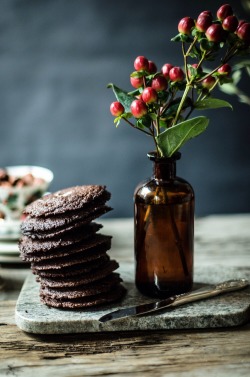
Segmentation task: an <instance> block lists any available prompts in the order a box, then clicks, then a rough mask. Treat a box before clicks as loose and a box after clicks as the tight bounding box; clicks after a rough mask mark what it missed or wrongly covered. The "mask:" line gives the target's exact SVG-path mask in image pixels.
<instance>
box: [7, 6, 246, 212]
mask: <svg viewBox="0 0 250 377" xmlns="http://www.w3.org/2000/svg"><path fill="white" fill-rule="evenodd" d="M221 3H222V2H221V1H208V0H207V1H202V2H201V1H200V0H192V1H183V0H175V1H171V2H170V1H166V0H158V1H157V2H152V1H143V0H137V1H134V0H126V1H115V0H107V1H102V0H82V1H81V0H71V1H69V0H1V1H0V128H1V134H0V166H6V165H17V164H31V165H41V166H45V167H48V168H50V169H52V170H53V172H54V175H55V178H54V182H53V184H52V186H51V190H52V191H55V190H57V189H61V188H64V187H70V186H72V185H78V184H106V185H107V187H108V189H109V190H110V191H111V192H112V200H111V205H112V206H113V208H114V211H113V212H112V213H111V214H110V216H113V217H115V216H116V217H119V216H132V214H133V202H132V197H133V191H134V188H135V186H136V184H137V183H138V182H139V181H141V180H143V179H145V178H146V177H148V176H149V175H150V174H151V163H150V162H149V161H148V160H147V157H146V153H147V152H148V151H149V150H151V149H152V148H153V145H152V142H151V140H149V139H148V138H147V137H146V136H144V134H142V133H140V132H137V131H136V130H133V129H131V128H129V127H128V126H127V125H126V124H121V125H120V126H119V128H118V129H116V128H115V126H114V124H113V117H112V116H111V114H110V112H109V105H110V103H111V102H112V101H113V100H114V97H113V95H112V92H111V90H110V89H107V88H106V85H107V83H109V82H114V83H116V84H117V85H118V86H120V87H122V88H124V89H127V90H129V89H130V88H131V87H130V84H129V74H130V73H131V72H132V71H133V61H134V59H135V57H136V56H138V55H145V56H147V57H148V58H149V59H151V60H154V61H155V62H156V64H157V65H158V68H161V66H162V65H163V64H164V63H166V62H170V63H172V64H174V65H182V57H181V53H180V45H179V44H174V43H172V42H170V39H171V37H173V36H174V35H175V34H176V33H177V24H178V21H179V19H181V18H182V17H184V16H186V15H190V16H192V17H197V15H198V14H199V13H200V12H201V11H202V10H206V9H210V10H212V11H213V12H214V13H215V12H216V10H217V8H218V7H219V6H220V5H221ZM231 4H232V5H233V7H234V9H235V12H236V13H237V15H238V16H239V17H240V18H248V19H250V14H247V12H246V9H244V8H243V6H242V2H241V1H240V0H234V1H231ZM249 83H250V81H249V78H248V82H247V81H246V80H244V83H243V88H242V89H244V90H245V91H248V94H249ZM221 97H222V98H224V99H227V100H229V101H231V103H232V104H233V105H234V111H233V112H232V111H230V110H229V109H225V110H219V111H213V112H209V113H207V115H209V117H210V119H211V121H210V126H209V128H208V130H207V131H206V132H205V133H204V134H203V135H202V136H200V137H199V138H197V139H195V140H192V141H191V142H189V143H188V144H187V146H185V147H184V148H183V149H182V160H181V161H180V162H179V164H178V173H179V175H180V176H182V177H183V178H186V179H187V180H188V181H190V182H191V183H192V185H193V187H194V189H195V192H196V214H197V215H198V216H200V215H206V214H211V213H229V212H230V213H233V212H249V211H250V200H249V196H250V195H249V194H250V190H249V186H250V174H249V173H250V172H249V163H250V147H249V139H250V124H249V123H250V121H249V115H250V107H249V106H247V105H245V104H242V103H239V102H238V100H237V98H236V97H229V96H227V95H225V94H221Z"/></svg>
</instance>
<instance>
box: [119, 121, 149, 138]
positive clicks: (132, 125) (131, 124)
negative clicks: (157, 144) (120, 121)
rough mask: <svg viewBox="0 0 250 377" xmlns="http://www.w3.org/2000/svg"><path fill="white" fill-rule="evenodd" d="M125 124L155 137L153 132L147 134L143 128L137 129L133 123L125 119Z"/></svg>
mask: <svg viewBox="0 0 250 377" xmlns="http://www.w3.org/2000/svg"><path fill="white" fill-rule="evenodd" d="M124 120H125V122H127V123H128V124H129V125H130V126H131V127H133V128H135V129H136V130H138V131H141V132H144V133H145V134H146V135H149V136H153V134H152V132H147V131H145V130H143V129H141V128H138V127H136V126H135V125H134V124H133V123H131V122H130V121H129V120H128V119H126V118H124Z"/></svg>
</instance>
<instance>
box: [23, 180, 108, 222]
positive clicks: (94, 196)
mask: <svg viewBox="0 0 250 377" xmlns="http://www.w3.org/2000/svg"><path fill="white" fill-rule="evenodd" d="M110 196H111V195H110V193H109V192H108V191H107V190H106V186H100V185H86V186H75V187H70V188H66V189H63V190H59V191H57V192H55V193H53V194H48V195H45V196H43V197H42V198H41V199H38V200H36V201H34V202H33V203H31V204H30V205H28V206H27V207H26V208H25V211H24V213H25V214H28V215H31V216H34V217H40V216H45V217H46V216H51V215H57V214H63V213H65V212H67V211H74V210H79V209H81V208H84V207H85V206H86V205H89V204H90V203H91V205H92V206H93V205H94V204H95V203H97V204H98V205H99V204H104V203H105V202H106V201H107V200H109V199H110Z"/></svg>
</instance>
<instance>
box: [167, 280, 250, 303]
mask: <svg viewBox="0 0 250 377" xmlns="http://www.w3.org/2000/svg"><path fill="white" fill-rule="evenodd" d="M248 284H249V282H248V280H247V279H233V280H227V281H224V282H223V283H219V284H217V285H213V286H206V287H203V288H201V289H197V290H196V291H193V292H190V293H184V294H183V295H179V296H176V299H175V301H174V302H173V303H172V304H171V306H179V305H183V304H186V303H188V302H193V301H197V300H202V299H205V298H208V297H213V296H217V295H220V294H222V293H226V292H232V291H237V290H239V289H243V288H245V287H247V286H248Z"/></svg>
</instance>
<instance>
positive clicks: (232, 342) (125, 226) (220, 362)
mask: <svg viewBox="0 0 250 377" xmlns="http://www.w3.org/2000/svg"><path fill="white" fill-rule="evenodd" d="M102 223H103V224H104V231H105V233H106V234H112V235H113V236H114V239H113V247H112V250H114V251H115V257H116V258H117V260H119V261H120V262H123V261H130V260H133V222H132V219H103V220H102ZM195 239H196V243H195V266H213V265H218V264H222V265H224V266H225V268H227V267H233V266H239V267H244V268H247V269H250V215H234V216H210V217H207V218H203V219H198V220H196V226H195ZM27 274H28V270H27V269H16V268H0V275H1V276H2V277H3V278H4V279H5V288H4V289H3V290H2V291H1V292H0V345H1V347H0V376H25V377H31V376H32V377H34V376H35V377H39V376H53V375H55V376H60V377H64V376H120V377H122V376H123V377H125V376H133V377H134V376H140V377H141V376H154V377H157V376H175V377H176V376H204V377H205V376H222V377H223V376H225V377H229V376H233V377H237V376H249V373H250V324H247V325H244V326H240V327H231V328H220V329H202V330H201V329H196V330H178V331H173V330H172V331H169V330H165V331H151V332H122V333H121V332H119V333H99V334H78V335H74V334H69V335H31V334H28V333H24V332H23V331H22V330H20V329H19V328H18V327H17V326H16V325H15V319H14V312H15V304H16V300H17V297H18V295H19V292H20V289H21V286H22V283H23V281H24V279H25V277H26V275H27Z"/></svg>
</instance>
